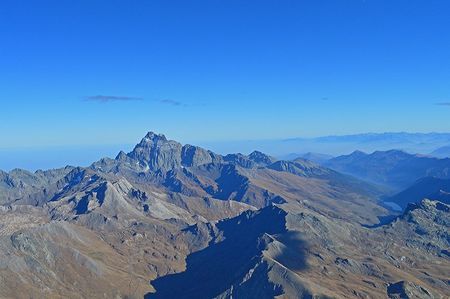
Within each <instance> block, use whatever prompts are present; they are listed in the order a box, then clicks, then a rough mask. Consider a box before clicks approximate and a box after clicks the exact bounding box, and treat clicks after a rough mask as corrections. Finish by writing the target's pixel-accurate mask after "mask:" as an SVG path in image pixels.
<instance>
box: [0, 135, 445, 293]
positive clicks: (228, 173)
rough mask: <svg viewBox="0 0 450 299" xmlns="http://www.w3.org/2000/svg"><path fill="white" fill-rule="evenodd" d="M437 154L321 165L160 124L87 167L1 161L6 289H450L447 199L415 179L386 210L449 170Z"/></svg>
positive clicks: (0, 282) (2, 282) (2, 287)
mask: <svg viewBox="0 0 450 299" xmlns="http://www.w3.org/2000/svg"><path fill="white" fill-rule="evenodd" d="M424 159H426V160H424ZM433 159H435V158H429V157H422V156H417V155H409V154H406V153H403V152H388V153H384V154H383V155H381V154H379V153H376V154H375V153H374V154H372V155H367V154H363V153H360V152H357V153H353V154H352V155H349V156H346V157H337V158H333V159H331V160H327V161H326V162H325V163H323V164H322V165H319V164H316V163H314V162H312V161H309V160H306V159H303V158H298V159H295V160H293V161H285V160H277V159H276V158H274V157H271V156H269V155H266V154H264V153H262V152H260V151H253V152H252V153H251V154H249V155H243V154H227V155H220V154H217V153H214V152H212V151H209V150H206V149H204V148H201V147H198V146H193V145H182V144H180V143H178V142H176V141H173V140H168V139H167V138H166V137H165V136H164V135H161V134H155V133H152V132H149V133H148V134H147V135H146V136H145V137H144V138H143V139H142V140H141V141H140V142H139V143H138V144H137V145H136V146H135V147H134V149H133V150H132V151H130V152H129V153H125V152H120V153H119V154H118V155H117V156H116V157H115V158H114V159H111V158H103V159H101V160H99V161H97V162H94V163H92V164H91V165H90V166H88V167H75V166H67V167H64V168H61V169H53V170H46V171H41V170H39V171H36V172H34V173H32V172H28V171H25V170H20V169H15V170H12V171H10V172H0V214H1V217H0V239H1V241H0V246H1V250H0V297H5V298H31V297H45V298H100V297H102V298H105V297H106V298H274V297H277V298H336V297H337V298H341V297H342V298H354V297H360V298H367V297H369V298H384V297H390V298H404V297H401V296H403V294H409V295H408V296H409V298H415V297H414V296H416V297H418V298H444V297H448V296H450V288H449V283H450V281H449V280H448V275H447V274H448V273H449V270H450V254H449V251H448V249H449V246H450V243H449V242H450V235H449V227H450V217H449V216H450V206H449V205H448V203H446V202H445V201H442V200H440V199H441V198H436V200H434V199H435V198H432V199H424V198H423V197H422V196H424V197H427V195H428V193H427V194H421V193H420V194H418V193H417V192H416V193H414V192H412V193H414V194H413V195H414V196H412V195H407V196H406V197H409V196H410V197H411V199H412V200H411V201H413V202H414V203H412V204H407V205H406V206H405V208H404V210H403V211H402V213H400V214H398V215H396V216H395V218H394V219H393V220H391V221H389V222H387V223H385V224H382V223H379V219H381V218H383V217H388V216H389V215H390V213H391V212H390V211H389V210H388V209H386V208H384V207H383V206H382V205H381V204H380V200H379V199H380V198H381V197H383V196H386V195H387V194H391V193H389V192H391V190H397V189H398V190H400V189H401V188H407V187H410V185H412V184H413V183H414V182H416V181H417V179H420V176H433V177H436V178H439V179H442V180H444V179H446V175H447V172H446V171H447V168H446V167H447V164H446V163H447V160H445V159H443V160H442V159H435V160H433ZM372 161H375V162H372ZM375 164H377V165H375ZM419 166H420V167H419ZM362 169H366V170H367V171H366V172H363V171H362ZM400 169H404V170H403V172H402V171H400ZM394 172H395V173H397V172H398V174H395V175H393V173H394ZM408 174H409V175H408ZM413 177H414V178H415V179H414V180H413ZM431 185H433V188H435V187H436V188H441V189H442V188H443V187H442V185H440V184H431ZM433 188H431V189H433ZM387 189H389V191H386V190H387ZM419 189H420V190H422V188H419ZM402 202H403V201H402ZM19 283H20V287H18V284H19ZM411 294H413V295H414V296H413V295H411ZM399 296H400V297H399Z"/></svg>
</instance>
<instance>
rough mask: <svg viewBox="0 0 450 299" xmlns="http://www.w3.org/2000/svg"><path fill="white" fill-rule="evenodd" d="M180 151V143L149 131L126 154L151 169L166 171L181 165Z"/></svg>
mask: <svg viewBox="0 0 450 299" xmlns="http://www.w3.org/2000/svg"><path fill="white" fill-rule="evenodd" d="M181 151H182V145H181V144H180V143H178V142H176V141H172V140H167V138H166V137H165V136H164V135H162V134H159V135H157V134H155V133H153V132H149V133H148V134H147V135H145V137H144V138H143V139H142V140H141V142H140V143H139V144H138V145H136V147H135V148H134V149H133V151H132V152H131V153H129V154H128V156H129V157H130V158H132V159H134V160H136V161H139V162H141V163H143V164H145V166H148V167H149V169H150V170H152V171H158V170H162V171H168V170H170V169H173V168H178V167H180V166H181Z"/></svg>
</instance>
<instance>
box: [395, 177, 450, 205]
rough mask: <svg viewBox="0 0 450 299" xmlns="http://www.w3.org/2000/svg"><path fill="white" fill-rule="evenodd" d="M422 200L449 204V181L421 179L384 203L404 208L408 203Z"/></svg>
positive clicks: (432, 178) (433, 178) (430, 178)
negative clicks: (391, 203) (426, 199)
mask: <svg viewBox="0 0 450 299" xmlns="http://www.w3.org/2000/svg"><path fill="white" fill-rule="evenodd" d="M424 198H428V199H432V200H439V201H441V202H444V203H447V204H450V179H439V178H435V177H425V178H422V179H420V180H418V181H417V182H415V183H414V184H413V185H412V186H411V187H409V188H407V189H406V190H403V191H402V192H400V193H398V194H396V195H394V196H392V197H390V198H388V199H386V201H389V202H393V203H395V204H397V205H399V206H400V207H402V208H406V207H407V206H408V204H409V203H411V202H412V203H417V202H420V201H421V200H422V199H424Z"/></svg>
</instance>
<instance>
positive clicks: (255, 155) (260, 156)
mask: <svg viewBox="0 0 450 299" xmlns="http://www.w3.org/2000/svg"><path fill="white" fill-rule="evenodd" d="M248 158H249V159H250V160H252V161H253V162H255V163H257V164H259V165H264V166H267V165H270V164H272V163H273V162H275V161H276V160H277V159H275V158H274V157H271V156H269V155H266V154H264V153H262V152H260V151H253V152H252V153H251V154H250V155H249V156H248Z"/></svg>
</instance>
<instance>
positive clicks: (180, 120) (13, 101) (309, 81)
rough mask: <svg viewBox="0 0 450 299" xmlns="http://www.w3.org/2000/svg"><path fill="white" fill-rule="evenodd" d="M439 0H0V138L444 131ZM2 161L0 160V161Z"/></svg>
mask: <svg viewBox="0 0 450 299" xmlns="http://www.w3.org/2000/svg"><path fill="white" fill-rule="evenodd" d="M449 11H450V2H449V1H446V0H442V1H433V0H427V1H425V0H423V1H418V0H404V1H400V0H385V1H382V0H365V1H363V0H342V1H338V0H335V1H332V0H328V1H321V0H310V1H302V0H297V1H287V0H286V1H279V0H273V1H266V0H258V1H242V0H240V1H235V0H227V1H225V0H220V1H219V0H208V1H206V0H205V1H195V0H193V1H185V0H184V1H181V0H180V1H171V0H161V1H157V0H153V1H137V0H133V1H131V0H130V1H113V0H108V1H92V0H90V1H82V0H79V1H67V0H58V1H46V0H42V1H15V0H3V1H1V2H0V103H1V106H0V119H1V122H0V132H1V138H0V149H3V150H6V149H27V148H28V149H30V148H45V147H70V146H98V147H102V146H109V145H118V144H133V143H136V142H137V141H138V140H139V139H140V138H141V137H142V136H143V135H144V134H145V132H146V131H149V130H153V131H157V132H163V133H165V134H166V135H168V136H169V137H171V138H172V139H177V140H180V141H182V142H191V143H195V142H202V141H205V142H206V141H207V142H212V141H223V140H246V139H272V138H289V137H296V136H320V135H330V134H350V133H359V132H369V131H370V132H385V131H410V132H428V131H440V132H444V131H450V121H448V120H449V117H450V106H449V105H450V104H449V105H437V103H444V104H445V103H450V85H449V78H450V54H449V53H450V35H449V34H448V32H449V30H450V18H448V13H449ZM0 167H1V165H0Z"/></svg>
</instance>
